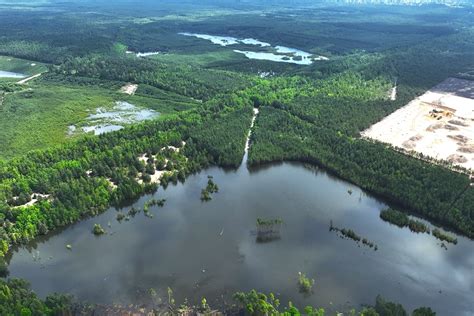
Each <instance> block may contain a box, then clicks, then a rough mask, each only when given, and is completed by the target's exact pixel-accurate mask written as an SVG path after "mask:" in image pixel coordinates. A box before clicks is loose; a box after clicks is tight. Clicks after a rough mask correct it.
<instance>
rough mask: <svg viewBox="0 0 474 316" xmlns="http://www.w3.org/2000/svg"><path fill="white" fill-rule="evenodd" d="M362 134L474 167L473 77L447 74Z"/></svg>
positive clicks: (433, 156)
mask: <svg viewBox="0 0 474 316" xmlns="http://www.w3.org/2000/svg"><path fill="white" fill-rule="evenodd" d="M362 136H363V137H366V138H370V139H374V140H378V141H380V142H383V143H388V144H391V145H393V146H395V147H399V148H402V149H404V150H406V151H414V152H418V153H423V155H426V156H429V157H432V158H435V159H438V160H447V161H449V162H451V163H452V164H453V165H457V166H461V167H464V168H467V169H471V170H473V171H474V81H468V80H461V79H455V78H448V79H447V80H445V81H443V82H442V83H440V84H439V85H437V86H436V87H434V88H432V89H431V90H429V91H427V92H426V93H425V94H424V95H422V96H420V97H418V98H416V99H415V100H413V101H411V102H410V103H409V104H407V105H406V106H404V107H402V108H401V109H399V110H397V111H395V112H394V113H392V114H391V115H389V116H387V117H385V118H384V119H383V120H382V121H380V122H378V123H376V124H375V125H373V126H371V127H370V128H369V129H367V130H366V131H364V132H363V133H362Z"/></svg>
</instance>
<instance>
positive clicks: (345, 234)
mask: <svg viewBox="0 0 474 316" xmlns="http://www.w3.org/2000/svg"><path fill="white" fill-rule="evenodd" d="M329 231H330V232H331V231H335V232H336V233H338V234H339V235H340V236H341V238H348V239H352V240H354V241H355V242H356V243H357V244H359V242H361V241H362V244H363V245H365V246H368V247H369V248H373V249H374V250H375V251H377V250H378V246H377V245H376V244H375V243H373V242H371V241H369V240H368V239H367V238H362V237H360V236H359V235H357V234H356V233H355V232H354V231H353V230H352V229H348V228H338V227H336V226H334V225H333V222H332V220H331V222H330V224H329Z"/></svg>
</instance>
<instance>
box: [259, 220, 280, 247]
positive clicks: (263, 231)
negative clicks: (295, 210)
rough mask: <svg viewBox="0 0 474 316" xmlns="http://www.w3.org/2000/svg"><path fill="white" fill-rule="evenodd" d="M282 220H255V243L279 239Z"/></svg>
mask: <svg viewBox="0 0 474 316" xmlns="http://www.w3.org/2000/svg"><path fill="white" fill-rule="evenodd" d="M282 224H283V220H282V219H280V218H276V219H263V218H257V242H270V241H274V240H278V239H280V238H281V235H280V231H281V226H282Z"/></svg>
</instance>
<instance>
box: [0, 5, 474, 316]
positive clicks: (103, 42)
mask: <svg viewBox="0 0 474 316" xmlns="http://www.w3.org/2000/svg"><path fill="white" fill-rule="evenodd" d="M366 10H369V9H361V10H360V11H358V12H357V13H356V15H355V16H353V19H355V20H356V21H357V23H354V21H350V20H346V19H345V18H344V17H341V16H339V14H338V10H329V9H322V10H321V11H317V10H315V11H311V10H310V11H308V12H305V13H299V14H301V15H300V19H299V20H295V19H294V18H291V17H290V15H283V18H281V19H280V18H278V19H277V18H276V16H278V13H275V12H270V13H268V15H266V16H262V17H261V19H258V20H256V19H255V17H254V16H253V15H247V14H245V15H240V16H239V15H228V13H225V14H224V15H222V16H221V15H216V16H213V17H210V18H208V19H199V18H197V17H196V16H194V15H189V16H186V17H181V18H179V19H176V20H175V21H174V22H173V23H169V21H168V20H167V19H168V18H167V19H164V21H163V20H161V19H159V18H156V19H152V20H151V21H150V22H149V23H148V21H147V23H141V22H142V21H141V20H140V19H141V18H140V17H136V16H133V17H131V16H129V17H127V18H126V19H125V18H123V19H116V18H117V17H118V16H119V15H118V14H119V13H117V12H112V13H111V15H110V16H103V17H95V16H93V15H91V14H88V13H85V12H78V14H77V16H73V15H72V14H71V15H69V14H60V13H57V12H54V11H51V12H49V13H48V15H47V16H44V15H43V14H44V12H43V11H38V12H36V11H32V12H28V11H23V10H13V11H5V12H0V20H1V21H2V22H1V23H0V34H1V36H0V54H2V55H4V56H5V57H2V58H1V59H0V65H2V64H3V63H4V62H5V61H4V59H5V58H15V63H16V62H18V64H19V65H21V66H18V65H16V66H15V67H13V68H11V70H17V71H22V72H24V73H26V74H33V73H40V72H41V73H43V72H46V73H43V75H42V76H41V77H40V78H39V79H36V80H35V81H33V82H31V83H29V84H28V86H22V85H19V84H16V83H15V82H13V81H10V80H3V79H0V90H1V92H0V113H1V114H2V115H1V116H2V117H1V118H0V123H1V124H2V130H1V131H0V151H1V153H0V273H1V274H2V276H3V277H5V276H7V275H8V256H9V254H10V250H11V248H12V247H14V246H17V245H23V244H25V243H27V242H28V241H31V240H34V239H35V238H36V237H38V236H40V235H45V234H47V233H49V232H54V231H56V230H58V229H59V228H61V227H66V226H68V225H71V224H73V223H75V222H77V221H79V220H81V219H84V218H87V217H91V216H95V215H98V214H99V213H101V212H104V211H105V210H106V209H107V208H108V207H110V206H118V205H121V204H124V203H129V202H130V201H133V200H136V199H138V198H139V197H140V196H142V195H143V194H145V193H150V192H154V191H156V189H157V188H158V186H159V185H161V186H166V185H168V183H177V182H178V181H185V180H186V177H187V176H188V175H190V174H193V173H196V172H198V171H200V170H202V169H204V168H206V167H209V166H220V167H225V168H231V169H232V168H234V169H235V168H237V167H239V166H240V164H241V162H242V157H243V155H244V148H245V143H246V137H247V135H248V131H249V128H250V125H251V121H252V115H253V108H258V109H259V111H260V112H259V115H258V117H257V120H256V124H255V127H254V129H253V131H252V134H251V135H252V136H251V139H250V141H251V146H250V151H249V160H248V164H249V166H253V167H255V166H259V165H262V164H268V163H273V162H281V161H297V162H305V163H311V164H314V165H317V166H320V167H323V168H324V169H326V170H328V171H330V172H331V173H332V174H334V175H337V176H338V177H340V178H342V179H345V180H347V181H349V182H351V183H354V184H356V185H358V186H359V187H361V188H362V189H364V190H366V191H368V192H371V193H373V194H375V195H376V196H378V197H381V198H383V199H384V201H386V202H387V203H389V204H393V205H396V206H397V207H396V208H397V209H398V210H401V211H403V212H405V213H407V214H416V215H420V216H422V217H423V218H426V219H428V220H430V221H432V222H433V223H436V224H440V225H442V226H444V227H446V228H448V229H451V230H454V231H456V232H458V233H460V234H462V235H464V236H467V237H470V238H474V187H473V186H470V180H469V177H468V175H467V174H466V173H463V172H455V171H453V170H451V169H449V168H446V167H444V166H443V164H442V163H441V164H431V163H429V162H426V161H424V160H421V159H416V158H414V157H411V156H407V155H404V154H402V153H400V152H398V151H397V150H395V149H394V148H390V147H389V146H387V145H384V144H380V143H376V142H371V141H367V140H365V139H362V138H361V137H360V132H361V131H363V130H364V129H366V128H368V127H369V126H370V125H372V124H373V123H375V122H377V121H379V120H380V119H382V118H383V117H385V116H386V115H388V114H389V113H391V112H393V111H395V110H396V109H398V108H400V107H402V106H404V105H405V104H407V103H408V102H409V101H410V100H412V99H413V98H415V97H416V96H418V95H420V94H422V93H423V92H424V91H426V90H428V89H430V88H431V87H433V86H434V85H436V84H437V83H439V82H441V81H442V80H444V79H445V78H447V77H459V78H466V79H474V78H473V75H472V71H474V41H473V40H472V39H473V38H474V29H473V26H472V21H471V22H469V19H468V18H466V15H465V13H466V12H465V11H464V9H459V10H458V11H456V10H453V11H450V10H451V9H446V10H447V11H443V10H440V9H438V8H433V12H429V13H431V14H433V15H434V16H436V17H439V18H443V19H441V21H443V22H442V23H438V21H437V20H435V21H432V20H428V19H430V14H426V15H424V16H415V15H410V14H408V15H404V13H405V12H403V10H405V9H399V10H400V11H401V12H395V13H391V12H389V11H385V10H386V9H383V10H384V11H383V14H381V15H380V16H382V17H383V16H384V15H390V16H392V15H393V16H392V18H393V20H392V21H391V22H387V23H384V19H383V18H380V19H379V20H377V21H369V20H368V18H366V17H365V15H366V14H367V11H366ZM407 10H408V9H407ZM402 13H403V14H402ZM188 14H191V13H190V12H188ZM327 14H330V16H331V17H333V19H331V20H330V21H328V20H326V18H324V16H325V15H327ZM407 16H408V17H407ZM81 19H83V20H81ZM137 19H138V20H140V21H139V22H140V23H138V22H137ZM318 19H319V20H318ZM316 20H318V21H319V22H311V23H310V21H316ZM420 20H423V22H424V23H423V26H421V25H420V24H422V23H421V22H420ZM427 20H428V21H427ZM275 21H278V22H275ZM20 22H21V23H25V24H26V23H27V24H29V25H30V28H29V29H28V31H24V30H22V29H21V28H18V27H15V26H16V25H17V24H18V23H20ZM99 22H100V23H99ZM305 22H307V23H305ZM242 25H247V27H241V26H242ZM289 25H292V28H291V30H288V31H286V30H287V28H288V26H289ZM460 25H463V27H460ZM318 28H319V31H317V32H316V31H314V30H315V29H318ZM188 29H193V30H196V31H197V32H199V31H201V32H208V33H211V34H215V33H218V32H220V33H222V34H227V35H231V36H248V37H255V38H259V39H260V40H265V41H270V42H276V43H285V44H286V45H294V46H297V47H300V48H301V49H307V50H308V51H310V52H312V53H315V54H319V53H321V54H324V55H326V56H329V57H330V58H329V60H328V61H322V62H320V63H314V64H313V65H310V66H298V65H289V64H278V65H275V64H274V63H271V62H267V61H255V60H245V61H242V58H241V57H236V56H235V54H233V53H231V52H229V51H224V50H225V48H222V47H215V46H210V44H207V43H203V42H202V41H199V40H196V39H192V38H180V37H179V35H177V33H178V32H179V31H186V30H188ZM333 33H336V34H339V36H330V34H333ZM150 34H151V35H150ZM388 36H390V38H391V40H390V41H388V40H387V37H388ZM79 43H80V44H79ZM152 49H153V50H160V51H163V52H165V54H163V55H159V56H157V57H155V58H154V57H150V58H139V57H137V56H136V55H135V54H133V53H132V54H131V53H130V51H134V52H139V51H147V50H152ZM127 51H128V53H127ZM209 54H212V55H213V56H214V57H215V58H214V57H213V59H212V61H211V62H208V59H207V57H208V56H209ZM190 55H192V56H197V57H194V59H192V61H193V62H187V61H186V60H187V57H186V56H190ZM173 56H180V57H181V59H179V58H178V59H174V60H173V61H170V60H171V59H172V58H173ZM222 56H224V58H223V59H222V60H220V59H219V58H220V57H222ZM22 61H23V62H22ZM24 61H27V63H35V64H36V63H37V64H38V65H37V66H35V67H36V68H34V69H30V68H28V67H26V66H25V62H24ZM1 70H3V69H1ZM269 70H271V71H272V72H273V73H272V74H271V75H269V76H262V75H261V74H262V73H263V72H266V71H269ZM128 83H133V84H136V85H138V90H137V91H136V94H135V95H134V96H129V97H127V96H122V95H118V92H117V91H118V90H119V89H120V88H121V87H122V86H123V85H125V84H128ZM395 83H396V85H397V89H398V90H397V91H398V94H397V98H396V100H390V98H389V95H388V93H389V91H390V89H391V88H392V87H393V85H394V84H395ZM120 99H125V100H127V101H131V102H132V101H133V102H135V103H137V104H139V105H142V106H143V107H145V108H151V109H156V110H157V111H160V113H162V114H164V115H163V116H160V118H158V119H156V120H152V121H147V122H143V123H139V124H132V125H129V126H126V127H125V128H124V129H122V130H120V131H116V132H112V133H107V134H103V135H100V136H93V135H90V134H85V135H80V136H78V137H71V138H66V136H65V135H66V129H67V125H68V124H69V123H71V122H66V121H64V120H63V117H65V116H67V117H69V118H72V117H73V118H74V120H75V121H81V120H84V118H85V117H86V114H87V113H89V112H90V111H91V110H92V109H93V108H94V105H95V104H102V103H108V104H110V103H112V102H114V101H117V100H120ZM77 100H80V102H79V101H77ZM32 109H35V110H34V111H32ZM88 111H89V112H88ZM38 116H40V118H39V119H38ZM20 118H25V119H24V120H23V121H22V123H21V124H16V123H15V124H14V122H16V120H18V121H20ZM38 122H41V123H38ZM32 130H36V133H37V134H34V133H33V134H32V133H30V131H32ZM27 134H32V135H31V137H30V136H23V135H27ZM39 135H49V136H45V137H49V138H42V137H39ZM170 146H173V147H174V148H180V150H179V151H177V150H172V149H170ZM142 156H145V157H153V159H150V158H148V159H147V160H146V161H143V160H142V159H140V157H142ZM156 171H165V172H164V175H163V176H162V177H161V179H160V182H156V181H152V180H151V175H154V174H155V172H156ZM400 218H402V223H401V224H400V226H402V224H403V225H405V220H406V219H405V217H403V216H400ZM436 234H437V235H438V238H440V239H442V240H447V241H448V242H449V241H450V240H449V236H447V237H446V236H444V235H441V232H440V233H439V234H438V233H436ZM443 238H444V239H443ZM451 242H454V241H452V240H451ZM456 242H457V241H456ZM0 282H1V283H0V286H1V293H0V302H1V303H2V304H0V305H1V307H0V308H4V310H0V313H1V314H2V315H3V314H5V315H10V314H11V315H19V314H21V315H48V314H49V315H55V314H58V313H60V312H61V311H64V310H65V309H68V308H69V306H70V304H71V302H70V298H69V297H67V296H52V297H48V298H46V300H40V299H38V298H37V297H36V296H35V295H34V294H33V293H32V292H31V291H30V290H29V289H28V285H27V283H26V282H24V281H20V280H8V281H0ZM255 295H256V294H255V293H252V294H251V295H249V296H247V295H245V294H243V293H241V294H240V295H238V297H239V300H241V301H242V302H245V303H248V302H247V300H254V299H255ZM258 295H260V294H258ZM258 295H257V296H258ZM251 296H253V298H252V297H251ZM265 300H266V298H265V299H264V301H265ZM390 304H392V305H390ZM390 304H388V305H390V306H391V307H387V308H386V307H383V306H385V305H386V304H385V303H384V302H383V299H381V298H380V299H379V298H378V299H377V303H376V305H375V307H374V308H375V309H374V310H373V311H366V312H365V313H362V314H361V315H393V314H390V312H388V311H386V309H390V308H395V309H403V308H402V307H401V306H398V305H396V304H393V303H390ZM244 305H245V306H248V304H244ZM377 306H379V307H377ZM394 306H395V307H394ZM267 307H269V306H267ZM269 308H270V307H269ZM249 312H251V311H249ZM287 313H289V314H288V315H297V314H298V313H292V312H289V311H287ZM250 314H252V312H251V313H250ZM254 314H255V313H254ZM257 314H258V313H257ZM309 314H310V313H309ZM282 315H287V314H282ZM314 315H320V314H317V313H316V312H315V313H314ZM396 315H406V312H405V311H404V312H400V313H398V314H396ZM413 315H418V316H419V315H432V314H431V312H430V311H428V309H420V310H419V311H416V312H414V313H413Z"/></svg>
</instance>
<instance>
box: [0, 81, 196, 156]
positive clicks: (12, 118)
mask: <svg viewBox="0 0 474 316" xmlns="http://www.w3.org/2000/svg"><path fill="white" fill-rule="evenodd" d="M121 101H123V102H129V103H131V104H133V105H135V106H137V107H138V108H142V109H151V110H154V111H156V112H158V113H160V115H161V117H166V115H167V114H173V113H176V112H179V111H184V110H187V109H190V108H192V107H193V106H194V104H196V102H194V101H192V100H191V99H189V98H185V97H181V96H176V95H175V94H173V93H168V92H163V91H161V90H159V89H154V90H153V91H152V92H150V93H148V95H147V96H144V95H142V96H140V95H127V94H123V93H121V92H119V91H110V90H107V89H102V88H92V87H82V86H77V85H62V84H57V83H54V84H51V83H48V84H45V83H35V81H31V82H30V83H29V84H28V86H24V87H23V89H22V90H19V91H16V92H12V93H7V94H6V95H4V96H3V102H2V106H1V107H0V126H1V128H0V158H6V159H8V158H13V157H15V156H18V155H22V154H25V153H26V152H28V151H30V150H33V149H44V148H47V147H49V146H54V145H59V144H62V143H65V142H67V141H69V140H71V139H74V138H77V137H80V136H81V135H83V134H84V133H83V132H79V127H82V126H87V124H89V123H90V122H89V121H88V117H89V116H90V115H91V114H95V113H96V111H97V109H99V108H100V109H107V110H111V109H112V108H113V107H114V106H115V104H116V102H121ZM70 126H77V127H78V130H77V131H76V132H75V133H72V134H71V132H70ZM32 131H34V132H32Z"/></svg>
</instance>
